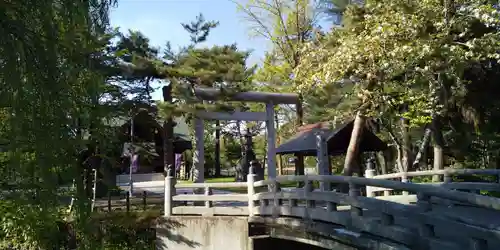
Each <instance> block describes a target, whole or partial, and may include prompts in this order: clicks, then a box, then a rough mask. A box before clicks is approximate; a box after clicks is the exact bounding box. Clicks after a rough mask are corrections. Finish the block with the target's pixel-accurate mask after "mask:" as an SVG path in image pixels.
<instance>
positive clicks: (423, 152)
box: [410, 127, 432, 171]
mask: <svg viewBox="0 0 500 250" xmlns="http://www.w3.org/2000/svg"><path fill="white" fill-rule="evenodd" d="M431 134H432V129H431V128H429V127H428V128H425V131H424V137H423V138H422V143H421V144H420V147H419V148H418V152H417V155H416V156H415V160H414V161H413V164H412V166H411V169H410V170H411V171H415V170H417V168H418V166H419V165H420V163H421V162H427V161H426V157H424V156H425V155H426V151H427V147H428V146H429V142H430V139H431Z"/></svg>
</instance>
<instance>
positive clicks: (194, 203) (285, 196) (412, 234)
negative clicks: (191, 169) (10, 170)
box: [157, 169, 500, 250]
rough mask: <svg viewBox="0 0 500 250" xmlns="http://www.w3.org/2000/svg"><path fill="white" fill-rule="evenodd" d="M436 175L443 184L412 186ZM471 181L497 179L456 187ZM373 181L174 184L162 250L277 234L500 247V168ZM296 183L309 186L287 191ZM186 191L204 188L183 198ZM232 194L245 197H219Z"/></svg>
mask: <svg viewBox="0 0 500 250" xmlns="http://www.w3.org/2000/svg"><path fill="white" fill-rule="evenodd" d="M435 175H439V176H441V177H443V182H440V183H425V184H418V183H413V182H411V179H412V178H415V177H417V176H435ZM464 175H465V176H467V175H468V176H471V175H485V176H489V178H490V179H491V181H490V182H486V181H483V182H458V181H454V180H457V179H458V178H457V176H464ZM365 176H367V177H369V178H362V177H347V176H336V175H305V176H277V177H276V178H275V179H270V180H264V181H254V175H249V176H248V182H247V183H194V184H177V185H176V184H175V179H173V178H172V177H166V178H165V204H164V205H165V221H163V222H161V223H159V225H158V228H157V243H158V248H159V249H175V250H182V249H213V250H216V249H217V250H221V249H227V250H233V249H234V250H239V249H249V250H253V249H262V250H263V249H267V248H265V247H258V248H257V247H255V245H256V242H258V240H259V239H262V238H267V237H270V238H278V239H285V240H289V241H296V242H302V243H306V244H309V245H311V247H312V246H317V247H322V248H326V249H436V250H444V249H481V250H487V249H489V250H496V249H500V199H499V198H494V197H489V196H485V195H481V194H480V192H484V191H490V192H491V191H492V192H498V191H500V184H499V179H500V171H499V170H467V169H446V170H441V171H423V172H408V173H398V174H389V175H378V176H374V172H373V170H367V172H366V173H365ZM415 179H416V178H415ZM485 179H487V178H485ZM414 181H416V180H414ZM293 182H295V183H297V182H300V183H302V184H303V188H280V186H283V185H284V184H286V185H290V184H291V183H293ZM338 185H345V186H347V185H348V186H349V192H348V193H341V192H337V191H336V190H335V187H338ZM318 187H319V188H318ZM186 188H192V189H194V190H196V191H195V192H193V194H177V193H176V191H175V190H176V189H186ZM228 188H232V189H234V188H240V189H246V190H247V192H246V193H243V194H237V193H231V194H215V193H216V192H213V190H217V189H228ZM458 190H460V191H458Z"/></svg>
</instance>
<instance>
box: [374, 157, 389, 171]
mask: <svg viewBox="0 0 500 250" xmlns="http://www.w3.org/2000/svg"><path fill="white" fill-rule="evenodd" d="M376 156H377V163H378V164H377V165H378V166H379V168H380V174H387V162H386V161H385V156H384V152H377V153H376Z"/></svg>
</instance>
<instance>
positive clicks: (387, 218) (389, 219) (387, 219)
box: [381, 213, 394, 226]
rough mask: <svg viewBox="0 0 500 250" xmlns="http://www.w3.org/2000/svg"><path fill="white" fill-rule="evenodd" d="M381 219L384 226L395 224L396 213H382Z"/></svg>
mask: <svg viewBox="0 0 500 250" xmlns="http://www.w3.org/2000/svg"><path fill="white" fill-rule="evenodd" d="M381 219H382V225H384V226H391V225H394V215H392V214H388V213H382V216H381Z"/></svg>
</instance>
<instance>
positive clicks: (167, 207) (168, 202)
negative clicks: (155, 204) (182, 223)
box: [163, 175, 175, 216]
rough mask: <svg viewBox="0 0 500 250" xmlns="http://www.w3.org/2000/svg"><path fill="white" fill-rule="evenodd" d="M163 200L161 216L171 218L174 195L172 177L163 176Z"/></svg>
mask: <svg viewBox="0 0 500 250" xmlns="http://www.w3.org/2000/svg"><path fill="white" fill-rule="evenodd" d="M164 188H165V192H164V195H165V199H164V203H163V215H164V216H172V208H173V200H172V197H173V196H174V195H175V178H174V177H173V176H169V175H167V176H165V186H164Z"/></svg>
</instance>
